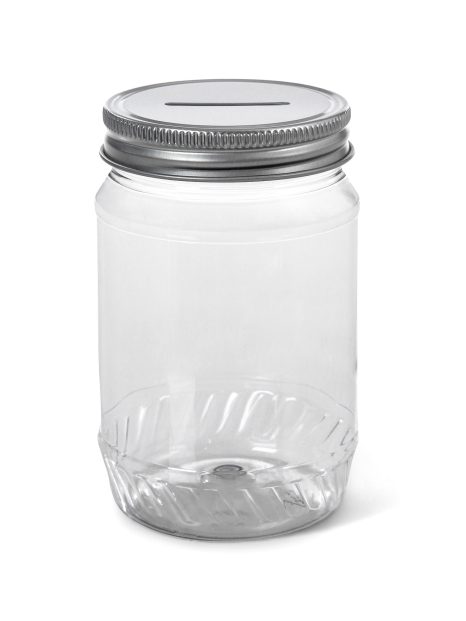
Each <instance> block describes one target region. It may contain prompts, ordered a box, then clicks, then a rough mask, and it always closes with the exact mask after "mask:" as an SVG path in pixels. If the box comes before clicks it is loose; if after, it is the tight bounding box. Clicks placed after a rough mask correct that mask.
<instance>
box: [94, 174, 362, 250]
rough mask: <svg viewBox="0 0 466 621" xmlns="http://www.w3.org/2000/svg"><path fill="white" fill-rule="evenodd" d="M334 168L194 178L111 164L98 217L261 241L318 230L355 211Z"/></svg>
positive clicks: (173, 234)
mask: <svg viewBox="0 0 466 621" xmlns="http://www.w3.org/2000/svg"><path fill="white" fill-rule="evenodd" d="M358 206H359V198H358V195H357V193H356V191H355V189H354V188H353V186H352V185H351V183H350V182H349V180H348V178H347V177H346V175H345V174H344V173H343V171H342V170H341V169H338V170H333V171H330V172H327V173H322V174H319V175H312V176H309V177H300V178H296V179H285V180H274V181H261V182H254V183H250V182H246V183H229V182H223V183H199V182H187V181H171V180H163V179H155V178H148V177H143V176H141V175H132V174H129V173H123V174H122V173H121V172H116V171H115V170H113V171H112V172H111V173H110V175H109V176H108V177H107V179H106V180H105V182H104V183H103V185H102V187H101V188H100V190H99V192H98V194H97V197H96V210H97V214H98V216H99V218H100V219H101V220H102V221H104V222H105V223H106V224H107V225H109V226H112V227H115V228H117V229H121V230H122V231H125V232H127V233H133V234H137V235H144V236H149V237H154V238H158V239H167V240H174V241H186V242H191V243H192V242H194V243H195V242H199V243H261V242H273V241H283V240H286V239H296V238H299V237H308V236H311V235H315V234H319V233H323V232H326V231H329V230H332V229H334V228H337V227H339V226H342V225H344V224H346V223H347V222H349V221H351V220H352V219H354V218H355V217H356V216H357V213H358Z"/></svg>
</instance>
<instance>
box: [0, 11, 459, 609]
mask: <svg viewBox="0 0 466 621" xmlns="http://www.w3.org/2000/svg"><path fill="white" fill-rule="evenodd" d="M460 9H461V2H454V1H449V0H445V1H444V2H441V3H440V2H438V3H437V2H430V1H429V0H423V1H416V0H412V1H411V2H410V1H409V0H402V1H400V0H392V1H391V2H387V3H382V2H374V1H367V2H363V1H351V0H343V1H340V0H338V1H337V0H333V1H332V2H328V3H325V2H314V1H311V0H307V1H303V2H298V1H293V0H288V2H281V3H278V2H273V1H272V0H269V1H268V2H259V1H254V0H248V1H244V0H234V1H232V2H228V3H227V2H222V1H221V0H216V1H208V2H202V1H197V2H194V1H192V0H191V1H186V0H177V1H174V2H170V1H169V0H166V1H165V2H156V1H155V0H152V2H142V1H139V0H133V1H132V2H120V1H118V0H114V1H112V2H108V1H101V2H99V0H94V1H93V2H86V1H85V0H83V1H82V2H77V3H69V2H63V1H60V2H58V1H56V2H55V1H50V0H43V1H41V2H32V1H27V0H26V1H23V2H16V3H13V2H10V3H8V4H7V5H5V7H4V8H3V14H2V23H1V29H2V36H1V38H0V45H1V48H2V49H1V58H2V65H3V68H2V80H1V88H2V89H3V94H2V97H1V100H0V106H1V130H0V131H1V141H0V157H1V159H2V164H1V172H2V189H1V197H2V198H1V221H0V222H1V228H0V235H1V245H0V253H1V263H0V265H1V269H2V276H1V291H2V294H3V295H2V303H1V314H2V319H1V324H0V325H1V343H0V351H1V354H0V355H1V359H2V369H1V378H2V390H1V393H0V401H1V407H2V413H1V416H2V419H1V420H2V425H1V451H0V459H1V475H2V482H1V488H0V489H1V495H0V498H1V503H2V511H1V517H2V519H3V524H2V526H1V530H0V533H1V537H2V540H3V541H2V544H1V549H0V562H1V563H2V566H3V571H4V576H3V578H2V579H1V581H0V584H1V587H2V590H3V595H2V597H1V600H0V609H3V610H2V612H3V614H2V618H3V619H5V621H13V620H16V619H21V620H23V619H24V620H28V621H33V620H34V621H35V620H42V619H44V620H48V621H54V620H60V621H68V620H69V621H74V620H75V619H76V620H79V621H82V620H83V619H109V620H110V619H111V620H112V621H117V620H120V619H134V620H139V619H144V620H146V619H175V620H178V619H179V620H182V619H193V620H197V619H199V620H201V619H202V620H203V621H204V620H206V621H209V620H214V619H215V620H217V619H220V620H222V621H230V620H234V621H240V620H245V619H246V620H249V619H250V620H251V621H252V620H260V619H267V620H272V621H274V620H278V619H280V620H282V619H289V618H300V619H319V620H322V621H326V620H332V621H333V620H337V619H342V618H345V619H358V620H363V621H365V620H371V621H372V620H374V621H375V620H377V621H383V620H385V619H387V620H390V621H393V620H394V619H402V620H404V619H406V620H412V619H422V620H424V619H448V620H449V621H450V620H456V619H464V618H465V614H466V606H465V602H464V583H465V572H464V565H465V560H464V559H465V553H466V549H465V517H466V515H465V500H464V497H465V480H466V467H465V448H466V423H465V414H466V408H465V402H466V400H465V386H466V373H465V371H466V363H465V359H466V331H465V325H466V295H465V288H466V282H465V280H466V279H465V269H466V211H465V208H466V205H465V199H464V196H465V190H464V165H465V155H464V154H465V144H466V136H465V125H466V123H465V94H466V93H465V82H464V80H465V72H464V66H463V65H464V60H465V51H466V50H465V45H464V37H465V35H464V28H463V27H462V25H464V18H462V17H461V15H460ZM209 77H210V78H212V77H214V78H230V77H244V78H263V79H276V80H286V81H296V82H305V83H310V84H315V85H318V86H322V87H324V88H328V89H331V90H335V91H337V92H340V93H341V94H343V95H344V96H345V97H346V98H347V99H348V100H349V102H350V104H351V106H352V109H353V120H352V123H351V136H352V141H353V143H354V144H355V147H356V157H355V159H354V160H353V161H352V162H351V163H350V164H349V165H348V166H347V167H346V169H347V172H348V174H349V176H350V178H351V180H352V182H353V184H354V185H355V187H356V188H357V190H358V191H359V193H360V196H361V206H362V207H361V213H360V271H359V276H360V281H359V359H360V374H359V419H360V445H359V448H358V451H357V455H356V458H355V461H354V467H353V471H352V476H351V480H350V485H349V488H348V493H347V497H346V499H345V501H344V504H343V505H342V507H341V509H340V510H339V511H338V512H337V513H336V514H335V515H334V516H332V517H331V518H329V519H328V521H326V522H324V523H322V524H320V525H318V526H316V527H314V528H313V529H310V530H308V531H305V532H302V533H300V534H296V535H292V536H287V537H281V538H276V539H271V540H263V541H257V542H241V543H201V542H193V541H188V540H181V539H176V538H172V537H169V536H166V535H162V534H158V533H156V532H152V531H150V530H148V529H145V528H143V527H142V526H139V525H137V524H135V523H133V522H131V521H130V520H128V519H127V518H125V517H124V516H123V515H122V514H121V513H120V512H119V511H118V509H117V508H116V506H115V504H114V502H113V499H112V498H111V494H110V490H109V487H108V483H107V479H106V474H105V471H104V467H103V464H102V462H101V458H100V454H99V452H98V447H97V442H96V433H97V428H98V424H99V388H98V366H97V315H96V303H97V300H96V298H97V291H96V289H97V287H96V235H95V222H94V212H93V199H94V194H95V192H96V190H97V188H98V186H99V185H100V183H101V182H102V180H103V179H104V177H105V175H106V174H107V171H108V168H107V166H106V165H105V164H104V163H103V162H101V161H100V159H99V157H98V149H99V147H100V144H101V141H102V138H103V134H104V127H103V124H102V122H101V106H102V104H103V102H104V101H105V99H107V98H108V97H109V96H110V95H112V94H114V93H116V92H118V91H120V90H124V89H127V88H131V87H134V86H139V85H142V84H148V83H153V82H163V81H170V80H178V79H195V78H209Z"/></svg>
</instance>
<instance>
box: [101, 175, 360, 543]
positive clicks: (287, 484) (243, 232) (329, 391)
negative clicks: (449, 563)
mask: <svg viewBox="0 0 466 621" xmlns="http://www.w3.org/2000/svg"><path fill="white" fill-rule="evenodd" d="M123 168H126V169H125V170H123ZM357 212H358V197H357V195H356V192H355V191H354V189H353V187H352V186H351V184H350V183H349V181H348V179H347V178H346V176H345V174H344V173H343V171H342V169H341V166H339V165H336V166H335V167H333V168H332V167H330V168H329V170H326V171H324V172H314V173H313V174H308V175H304V176H301V175H300V176H297V177H292V178H272V179H270V180H268V179H266V180H264V179H261V180H255V181H254V180H252V181H251V180H248V181H241V180H240V181H238V180H236V181H234V182H232V181H230V180H219V181H212V180H210V181H209V182H202V181H199V180H198V181H193V180H184V179H183V180H179V179H170V178H160V177H156V176H149V175H148V174H141V171H138V172H134V171H133V172H130V171H129V170H128V168H127V167H123V166H114V168H113V169H112V171H111V173H110V174H109V176H108V178H107V179H106V181H105V182H104V184H103V186H102V188H101V189H100V191H99V193H98V195H97V214H98V230H99V306H100V308H99V317H100V373H101V394H102V423H101V430H100V434H99V442H100V446H101V450H102V453H103V456H104V460H105V464H106V466H107V470H108V473H109V478H110V483H111V487H112V491H113V494H114V497H115V500H116V502H117V503H118V505H119V506H120V508H121V509H122V510H123V511H124V512H125V513H127V514H128V515H129V516H130V517H132V518H134V519H136V520H138V521H140V522H142V523H144V524H146V525H149V526H151V527H154V528H156V529H159V530H162V531H166V532H169V533H172V534H177V535H182V536H188V537H196V538H207V539H216V538H236V537H260V536H265V535H273V534H278V533H282V532H286V531H292V530H296V529H300V528H303V527H305V526H308V525H310V524H312V523H314V522H316V521H318V520H321V519H322V518H324V517H326V516H327V515H328V514H329V513H331V512H332V511H333V510H334V509H335V508H336V507H337V506H338V504H339V503H340V501H341V498H342V495H343V493H344V490H345V486H346V483H347V479H348V473H349V468H350V464H351V459H352V456H353V453H354V449H355V446H356V437H357V432H356V419H355V373H356V340H355V336H356V217H357Z"/></svg>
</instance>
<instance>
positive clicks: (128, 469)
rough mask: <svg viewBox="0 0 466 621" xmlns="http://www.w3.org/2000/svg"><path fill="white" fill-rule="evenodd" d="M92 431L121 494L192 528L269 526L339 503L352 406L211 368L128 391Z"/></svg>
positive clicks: (194, 534) (170, 522)
mask: <svg viewBox="0 0 466 621" xmlns="http://www.w3.org/2000/svg"><path fill="white" fill-rule="evenodd" d="M99 443H100V447H101V450H102V454H103V457H104V461H105V464H106V467H107V471H108V474H109V479H110V484H111V488H112V492H113V495H114V497H115V500H116V502H117V504H118V506H119V507H120V508H121V509H122V510H123V511H124V513H126V514H127V515H128V516H129V517H131V518H133V519H135V520H137V521H138V522H141V523H143V524H145V525H147V526H149V527H151V528H154V529H157V530H160V531H163V532H166V533H170V534H173V535H178V536H182V537H190V538H198V539H231V538H251V537H266V536H271V535H277V534H280V533H285V532H291V531H295V530H299V529H302V528H305V527H307V526H310V525H311V524H314V523H315V522H318V521H320V520H322V519H324V518H325V517H327V516H328V515H329V514H330V513H332V512H333V511H334V510H335V509H336V508H337V507H338V505H339V503H340V501H341V499H342V496H343V493H344V490H345V487H346V484H347V480H348V474H349V469H350V464H351V459H352V456H353V453H354V449H355V446H356V433H355V425H354V415H353V414H352V413H351V412H350V411H349V410H347V409H346V408H344V407H342V406H341V405H338V404H336V403H335V402H333V401H332V400H331V399H330V398H329V397H328V396H327V395H324V394H323V393H321V392H319V391H317V390H315V389H313V388H310V387H306V386H300V385H295V384H289V383H275V382H270V381H266V380H256V379H254V380H248V379H240V380H220V381H209V382H196V384H195V385H191V386H186V385H185V386H179V385H178V386H173V385H170V386H167V385H161V386H154V387H151V388H148V389H144V390H140V391H136V392H134V393H132V394H131V395H128V396H127V397H126V398H125V399H123V400H122V401H121V402H120V403H119V404H117V406H115V408H113V409H112V410H111V411H110V412H108V413H106V414H104V416H103V423H102V428H101V432H100V434H99Z"/></svg>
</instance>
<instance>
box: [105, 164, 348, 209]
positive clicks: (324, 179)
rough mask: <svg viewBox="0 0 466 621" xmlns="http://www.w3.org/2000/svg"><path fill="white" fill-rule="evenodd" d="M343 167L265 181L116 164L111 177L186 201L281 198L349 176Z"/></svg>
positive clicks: (144, 190) (131, 186)
mask: <svg viewBox="0 0 466 621" xmlns="http://www.w3.org/2000/svg"><path fill="white" fill-rule="evenodd" d="M345 176H346V175H345V173H344V172H343V170H342V169H341V168H335V169H333V170H329V171H326V172H323V173H318V174H314V175H307V176H303V177H294V178H291V179H274V180H266V181H264V180H261V181H246V182H244V181H243V182H240V181H236V182H231V181H223V182H220V181H179V180H170V179H160V178H158V177H148V176H145V175H139V174H135V173H130V172H127V171H122V170H119V169H117V168H113V169H112V170H111V171H110V173H109V178H110V179H111V180H112V181H114V182H115V183H117V184H118V185H121V186H124V187H126V188H128V189H129V190H132V191H135V192H142V193H145V194H153V195H157V196H163V197H174V196H176V197H177V199H179V200H180V199H181V200H185V201H190V200H193V201H204V202H205V201H207V202H210V201H211V200H212V201H218V200H219V199H220V200H221V199H222V197H223V198H224V197H225V195H228V197H229V200H230V201H234V200H235V199H236V198H237V199H238V200H241V201H244V200H267V199H269V198H271V199H272V198H273V199H277V198H279V197H280V195H283V196H290V195H299V194H307V193H309V192H316V191H319V190H323V189H326V188H328V187H330V186H333V185H335V184H336V183H339V182H340V181H342V180H343V179H344V178H345Z"/></svg>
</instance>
